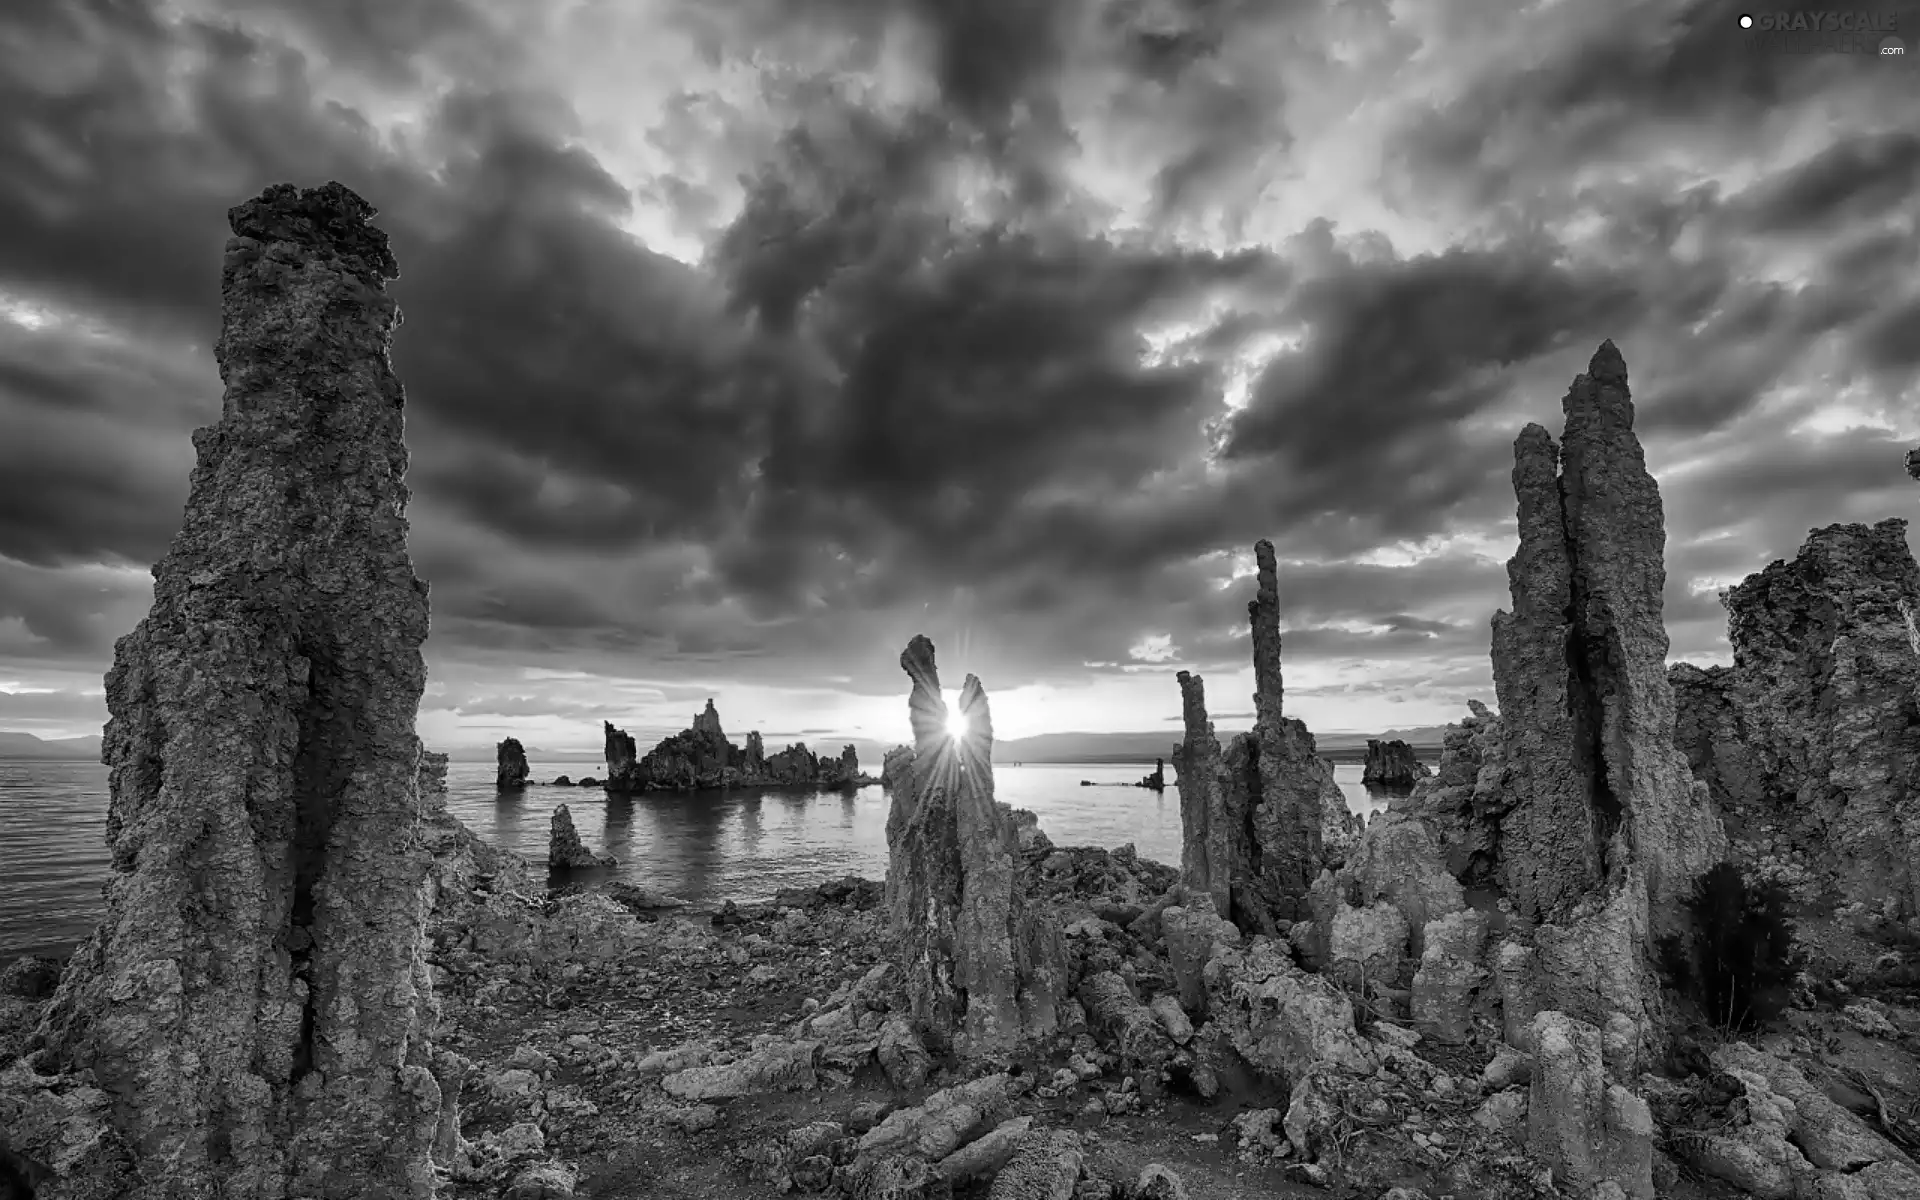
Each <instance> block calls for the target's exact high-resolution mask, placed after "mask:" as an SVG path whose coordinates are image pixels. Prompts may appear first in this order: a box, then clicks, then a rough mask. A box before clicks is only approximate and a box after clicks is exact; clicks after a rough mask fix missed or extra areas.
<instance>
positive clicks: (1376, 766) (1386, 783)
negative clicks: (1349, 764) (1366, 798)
mask: <svg viewBox="0 0 1920 1200" xmlns="http://www.w3.org/2000/svg"><path fill="white" fill-rule="evenodd" d="M1432 775H1433V768H1431V767H1429V766H1427V764H1425V763H1423V762H1421V761H1420V758H1419V756H1418V755H1417V754H1415V753H1414V749H1413V747H1412V746H1409V745H1407V743H1405V742H1403V741H1401V740H1400V739H1399V738H1393V739H1391V740H1388V741H1382V740H1381V739H1379V738H1368V739H1367V760H1366V765H1365V766H1363V767H1362V768H1361V770H1360V782H1361V784H1363V785H1364V786H1366V787H1370V788H1375V787H1377V788H1383V789H1386V790H1389V791H1394V790H1398V791H1411V790H1412V789H1413V788H1414V787H1415V786H1416V785H1417V784H1419V782H1420V781H1421V780H1423V779H1427V778H1430V777H1431V776H1432Z"/></svg>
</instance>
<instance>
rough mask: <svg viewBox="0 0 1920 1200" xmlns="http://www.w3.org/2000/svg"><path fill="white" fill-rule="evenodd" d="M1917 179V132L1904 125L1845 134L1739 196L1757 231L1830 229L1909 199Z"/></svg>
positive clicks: (1919, 178)
mask: <svg viewBox="0 0 1920 1200" xmlns="http://www.w3.org/2000/svg"><path fill="white" fill-rule="evenodd" d="M1916 181H1920V133H1915V132H1913V131H1912V130H1907V129H1895V130H1889V131H1886V132H1883V133H1872V134H1866V135H1863V136H1858V137H1846V138H1843V139H1842V140H1840V141H1837V142H1835V143H1834V144H1833V145H1831V146H1827V147H1825V148H1823V149H1821V150H1820V151H1818V152H1816V153H1815V154H1813V155H1812V156H1811V157H1809V158H1808V159H1806V161H1804V162H1802V163H1800V164H1799V165H1798V166H1796V167H1793V168H1791V169H1789V170H1786V171H1783V172H1780V173H1779V174H1777V175H1775V176H1774V177H1773V178H1771V179H1768V180H1766V181H1765V182H1763V183H1761V184H1759V185H1756V186H1755V187H1754V189H1753V190H1752V192H1750V193H1748V194H1747V195H1746V196H1744V197H1742V199H1743V200H1744V202H1745V203H1744V205H1743V207H1745V208H1746V212H1745V213H1744V216H1745V217H1746V222H1747V224H1748V225H1749V227H1751V228H1752V229H1754V230H1755V231H1757V232H1761V233H1787V232H1798V231H1803V230H1810V229H1820V230H1831V229H1833V228H1835V227H1836V226H1838V225H1842V224H1848V223H1852V222H1856V221H1859V220H1862V219H1865V218H1870V217H1877V216H1880V215H1881V214H1883V213H1885V212H1887V211H1888V210H1890V209H1894V208H1903V207H1905V206H1906V205H1908V204H1910V203H1911V202H1912V200H1913V193H1914V190H1915V184H1916Z"/></svg>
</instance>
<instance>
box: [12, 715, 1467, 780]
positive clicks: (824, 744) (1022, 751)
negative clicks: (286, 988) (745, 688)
mask: <svg viewBox="0 0 1920 1200" xmlns="http://www.w3.org/2000/svg"><path fill="white" fill-rule="evenodd" d="M1446 731H1447V727H1446V726H1444V725H1421V726H1417V727H1415V728H1413V729H1389V730H1388V731H1387V732H1385V733H1380V734H1367V733H1323V734H1320V735H1318V736H1317V737H1316V738H1315V739H1314V740H1315V742H1316V743H1317V744H1318V745H1319V747H1320V753H1321V755H1322V756H1323V757H1325V758H1331V759H1333V760H1335V761H1337V762H1349V761H1350V762H1358V761H1360V760H1361V759H1362V758H1364V757H1365V755H1366V752H1367V739H1368V738H1369V737H1378V738H1381V739H1383V740H1385V739H1391V738H1399V739H1400V740H1401V741H1403V742H1406V743H1407V744H1408V745H1410V746H1412V747H1413V748H1414V749H1415V750H1416V751H1419V752H1420V753H1421V755H1422V756H1423V757H1434V756H1437V755H1438V754H1439V753H1440V745H1441V742H1442V741H1443V739H1444V738H1445V736H1446ZM1218 732H1219V736H1220V741H1221V742H1222V744H1224V743H1225V742H1226V741H1227V740H1228V739H1230V738H1231V737H1232V736H1233V734H1234V733H1235V732H1237V731H1234V730H1227V729H1221V730H1219V731H1218ZM737 740H738V739H736V741H737ZM1179 740H1180V733H1179V731H1178V730H1177V729H1168V730H1165V731H1163V732H1158V733H1042V734H1038V735H1036V736H1034V737H1025V738H1007V739H1004V740H1001V741H998V742H995V743H994V745H993V761H994V762H996V763H1001V764H1006V763H1136V762H1137V763H1151V762H1153V760H1154V759H1156V758H1166V759H1171V758H1172V757H1173V748H1174V746H1175V745H1176V744H1177V743H1178V742H1179ZM849 741H851V742H852V743H853V747H854V749H855V750H856V751H858V752H859V755H860V762H861V764H862V765H863V766H866V767H867V768H869V769H871V770H876V771H877V770H878V769H879V766H880V761H881V759H882V758H883V757H884V756H885V755H886V751H887V747H886V746H885V745H883V744H881V743H879V742H871V741H866V740H863V739H860V738H820V739H813V740H809V742H808V745H809V746H810V747H811V748H812V749H813V751H814V752H815V753H816V754H817V753H820V752H822V751H827V752H830V753H832V752H837V751H838V750H839V749H840V747H841V746H844V745H846V744H847V743H848V742H849ZM767 748H768V749H769V750H773V749H775V748H776V747H775V746H773V745H772V743H771V742H769V744H768V747H767ZM647 749H650V747H649V746H645V745H643V746H641V750H642V752H645V751H646V750H647ZM448 757H449V758H450V759H451V760H452V761H454V762H458V763H490V762H492V761H494V749H493V747H492V746H460V747H456V748H454V749H452V750H450V751H448ZM4 758H13V759H40V760H43V761H54V760H70V761H83V762H99V761H100V739H99V738H98V737H78V738H57V739H52V740H48V739H43V738H37V737H34V736H33V735H32V734H30V733H0V759H4ZM527 759H528V761H530V762H533V763H597V762H600V761H602V759H601V756H600V755H599V753H597V752H595V751H592V750H548V749H544V748H542V747H539V746H528V747H527Z"/></svg>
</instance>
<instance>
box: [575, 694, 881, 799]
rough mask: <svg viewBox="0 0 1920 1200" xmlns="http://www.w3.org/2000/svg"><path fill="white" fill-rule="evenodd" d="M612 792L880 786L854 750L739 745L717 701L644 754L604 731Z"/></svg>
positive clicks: (755, 740)
mask: <svg viewBox="0 0 1920 1200" xmlns="http://www.w3.org/2000/svg"><path fill="white" fill-rule="evenodd" d="M605 734H606V759H607V778H606V781H605V784H604V786H605V787H606V789H607V790H608V791H609V792H650V791H666V792H691V791H705V790H708V789H711V788H731V787H776V788H778V787H806V788H820V789H823V790H832V789H839V788H857V787H864V786H866V785H868V784H872V783H875V782H877V781H876V780H875V779H873V778H872V777H871V776H868V775H866V774H864V773H862V772H861V770H860V756H859V754H858V753H857V752H856V751H855V750H854V748H853V747H852V746H847V747H845V748H844V749H842V750H841V751H840V755H839V757H837V758H827V757H825V756H823V755H816V754H815V753H814V752H813V751H811V750H809V749H807V747H806V745H805V743H802V742H795V743H794V744H793V745H791V746H788V747H787V748H786V749H785V750H781V751H777V752H776V753H774V754H768V753H767V751H766V747H765V745H764V744H762V742H761V740H760V731H759V730H757V729H756V730H754V731H753V732H751V733H749V734H747V744H746V745H745V746H736V745H734V744H733V743H732V742H730V741H728V740H727V735H726V733H725V732H724V731H723V730H722V729H721V727H720V714H719V712H718V711H717V710H716V709H715V708H714V706H713V701H711V700H709V701H707V707H706V709H705V711H703V712H701V713H699V714H697V715H696V716H695V717H694V718H693V725H692V726H691V727H689V728H687V729H684V730H682V731H681V732H679V733H676V734H674V735H673V736H672V737H670V738H667V739H665V740H663V741H662V742H660V744H659V745H657V746H655V747H654V748H653V749H652V750H650V751H648V752H647V753H646V754H644V755H636V750H637V747H635V745H634V742H633V738H632V737H631V736H630V735H629V734H627V733H626V732H625V731H623V730H620V729H616V728H614V726H613V724H612V723H611V722H607V723H606V726H605Z"/></svg>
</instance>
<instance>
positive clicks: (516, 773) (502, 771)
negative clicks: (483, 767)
mask: <svg viewBox="0 0 1920 1200" xmlns="http://www.w3.org/2000/svg"><path fill="white" fill-rule="evenodd" d="M494 760H495V768H494V786H495V787H497V788H499V789H500V790H501V791H503V792H517V791H520V790H521V789H522V788H525V787H526V786H527V776H528V775H529V774H531V771H530V769H529V768H528V766H527V752H526V750H525V749H523V748H522V747H521V745H520V739H519V738H507V739H506V740H505V741H502V742H501V743H500V745H499V746H498V747H497V748H496V750H495V752H494Z"/></svg>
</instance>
